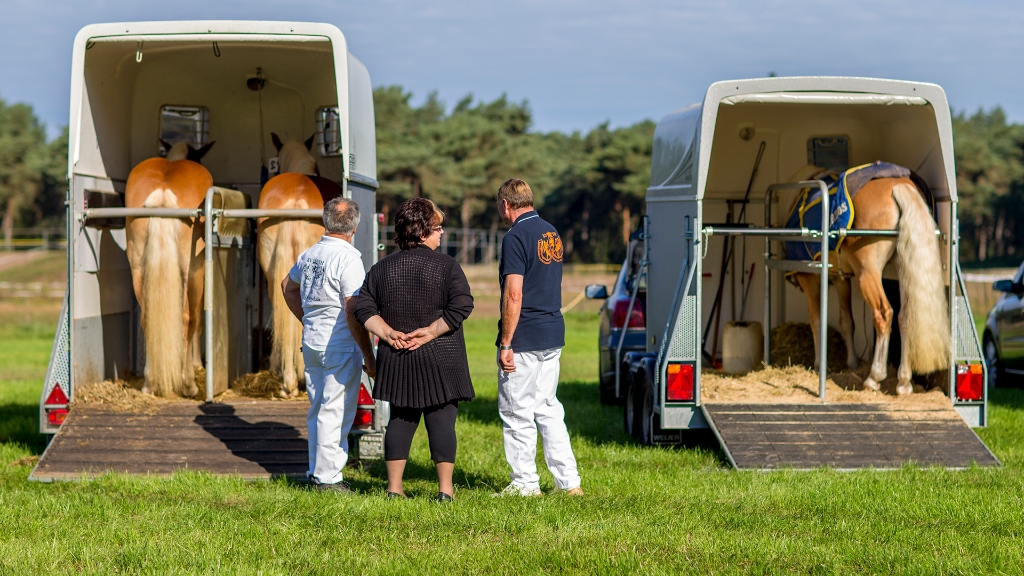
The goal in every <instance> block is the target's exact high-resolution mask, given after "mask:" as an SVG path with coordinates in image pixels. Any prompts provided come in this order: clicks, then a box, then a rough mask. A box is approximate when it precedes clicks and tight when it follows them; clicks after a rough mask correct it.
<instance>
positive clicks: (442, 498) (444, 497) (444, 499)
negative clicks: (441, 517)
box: [435, 492, 455, 502]
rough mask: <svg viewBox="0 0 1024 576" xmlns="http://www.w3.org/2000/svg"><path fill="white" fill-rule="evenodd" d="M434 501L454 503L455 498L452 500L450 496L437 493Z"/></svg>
mask: <svg viewBox="0 0 1024 576" xmlns="http://www.w3.org/2000/svg"><path fill="white" fill-rule="evenodd" d="M435 500H437V501H438V502H454V501H455V498H453V497H452V495H451V494H445V493H444V492H438V493H437V498H436V499H435Z"/></svg>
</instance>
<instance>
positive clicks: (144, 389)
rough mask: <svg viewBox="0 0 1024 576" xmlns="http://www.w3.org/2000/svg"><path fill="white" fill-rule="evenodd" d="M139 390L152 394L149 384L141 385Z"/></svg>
mask: <svg viewBox="0 0 1024 576" xmlns="http://www.w3.org/2000/svg"><path fill="white" fill-rule="evenodd" d="M140 392H142V393H143V394H150V395H152V394H153V391H152V390H150V389H149V386H145V385H143V386H142V390H140Z"/></svg>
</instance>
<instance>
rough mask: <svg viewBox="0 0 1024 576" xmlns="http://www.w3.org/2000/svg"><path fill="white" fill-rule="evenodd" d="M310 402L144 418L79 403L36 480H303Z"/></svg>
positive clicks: (179, 407)
mask: <svg viewBox="0 0 1024 576" xmlns="http://www.w3.org/2000/svg"><path fill="white" fill-rule="evenodd" d="M308 409H309V404H308V403H306V402H275V401H271V400H244V401H235V402H231V403H213V404H193V403H185V402H181V403H170V402H169V403H165V404H155V405H153V406H152V407H148V408H146V409H145V411H144V412H124V411H120V412H119V411H114V410H111V409H110V408H104V407H103V405H88V404H86V405H81V404H80V405H76V406H75V407H74V408H73V409H72V410H71V413H70V414H69V415H68V418H67V420H65V422H64V424H62V425H61V427H60V432H58V433H57V435H56V436H54V438H53V441H52V442H50V445H49V446H48V447H47V448H46V452H44V453H43V456H42V458H40V459H39V464H38V465H37V466H36V468H35V470H33V471H32V474H31V475H29V479H30V480H37V481H43V482H48V481H53V480H77V479H81V478H87V477H92V476H98V475H100V474H104V473H107V472H126V473H129V474H154V475H167V474H171V473H174V472H176V471H179V470H204V471H207V472H210V473H212V474H226V475H233V476H241V477H243V478H252V479H258V478H270V477H272V476H281V475H285V476H298V477H305V475H306V468H307V463H308V456H307V446H306V411H307V410H308Z"/></svg>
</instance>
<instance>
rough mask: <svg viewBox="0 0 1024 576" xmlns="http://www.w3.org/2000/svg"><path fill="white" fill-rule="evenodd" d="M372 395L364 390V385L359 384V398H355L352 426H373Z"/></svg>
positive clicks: (359, 427) (357, 427) (364, 427)
mask: <svg viewBox="0 0 1024 576" xmlns="http://www.w3.org/2000/svg"><path fill="white" fill-rule="evenodd" d="M375 407H376V406H375V405H374V403H373V396H370V393H369V392H368V391H367V390H366V386H363V385H360V386H359V398H358V399H357V400H356V419H355V421H354V422H353V423H352V427H353V428H356V429H366V428H369V427H371V426H373V409H374V408H375Z"/></svg>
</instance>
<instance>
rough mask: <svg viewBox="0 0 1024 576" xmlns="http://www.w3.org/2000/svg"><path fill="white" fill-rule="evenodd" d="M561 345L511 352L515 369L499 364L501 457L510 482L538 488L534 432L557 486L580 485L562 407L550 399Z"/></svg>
mask: <svg viewBox="0 0 1024 576" xmlns="http://www.w3.org/2000/svg"><path fill="white" fill-rule="evenodd" d="M561 356H562V349H561V348H550V349H548V350H541V351H537V352H517V353H515V362H516V371H515V372H505V371H504V370H501V369H500V368H499V369H498V413H499V414H500V415H501V421H502V422H503V423H504V425H503V429H502V432H503V434H504V438H505V459H506V460H508V465H509V466H511V467H512V484H515V485H516V486H519V487H521V488H529V489H533V488H540V476H538V475H537V431H538V430H540V438H541V442H542V443H543V445H544V461H545V462H546V463H547V465H548V470H551V474H553V475H554V477H555V484H556V485H557V486H558V487H559V488H561V489H562V490H571V489H572V488H576V487H577V486H579V485H580V475H579V472H578V471H577V469H576V456H574V455H573V453H572V446H571V445H570V444H569V431H568V429H566V427H565V408H563V407H562V403H561V402H559V401H558V399H557V398H555V391H556V389H557V388H558V368H559V359H560V358H561Z"/></svg>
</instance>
